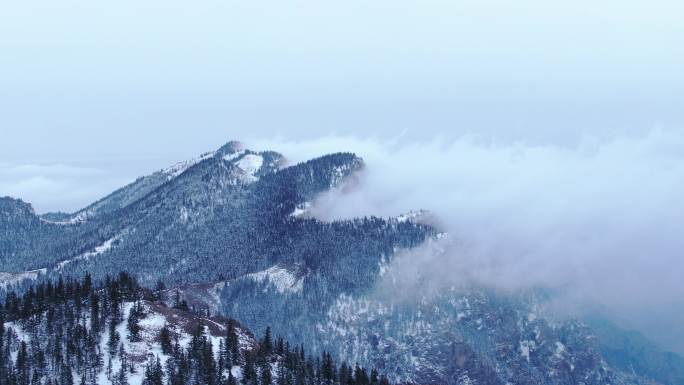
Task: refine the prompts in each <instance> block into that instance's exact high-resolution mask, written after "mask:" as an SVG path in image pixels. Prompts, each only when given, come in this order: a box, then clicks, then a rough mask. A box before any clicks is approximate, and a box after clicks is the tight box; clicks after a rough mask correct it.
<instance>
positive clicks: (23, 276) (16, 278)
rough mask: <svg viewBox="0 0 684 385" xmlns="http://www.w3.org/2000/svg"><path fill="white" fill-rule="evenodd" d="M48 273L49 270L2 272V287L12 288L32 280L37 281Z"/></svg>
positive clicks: (0, 285) (0, 275) (0, 274)
mask: <svg viewBox="0 0 684 385" xmlns="http://www.w3.org/2000/svg"><path fill="white" fill-rule="evenodd" d="M45 273H47V269H38V270H29V271H22V272H21V273H5V272H1V271H0V287H2V288H3V289H5V288H7V286H12V285H15V284H17V283H20V282H21V281H24V280H27V279H30V280H36V278H38V276H39V275H41V274H43V275H44V274H45Z"/></svg>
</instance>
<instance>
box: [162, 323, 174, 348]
mask: <svg viewBox="0 0 684 385" xmlns="http://www.w3.org/2000/svg"><path fill="white" fill-rule="evenodd" d="M159 342H160V343H161V348H162V353H164V354H167V355H170V354H171V353H172V352H173V346H172V345H171V332H170V331H169V327H168V325H167V324H164V326H163V327H162V328H161V330H160V331H159Z"/></svg>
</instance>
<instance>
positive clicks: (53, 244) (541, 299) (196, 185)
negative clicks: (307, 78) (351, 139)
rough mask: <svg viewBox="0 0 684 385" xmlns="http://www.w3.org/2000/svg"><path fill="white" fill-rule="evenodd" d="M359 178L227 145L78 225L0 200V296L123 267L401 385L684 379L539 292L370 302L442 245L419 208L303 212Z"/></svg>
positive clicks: (203, 305)
mask: <svg viewBox="0 0 684 385" xmlns="http://www.w3.org/2000/svg"><path fill="white" fill-rule="evenodd" d="M363 167H364V163H363V161H362V160H361V158H359V157H357V156H356V155H354V154H351V153H337V154H330V155H325V156H322V157H319V158H316V159H312V160H309V161H307V162H303V163H300V164H296V165H290V166H286V165H285V162H284V157H283V156H282V155H280V154H278V153H276V152H272V151H261V152H259V151H251V150H248V149H246V148H244V146H242V145H240V144H239V143H237V142H229V143H228V144H226V145H225V146H223V147H221V148H219V149H218V150H216V151H213V152H209V153H206V154H204V155H201V156H199V157H198V158H196V159H194V160H190V161H186V162H181V163H178V164H176V165H173V166H171V167H168V168H166V169H164V170H160V171H157V172H155V173H153V174H150V175H148V176H145V177H141V178H139V179H138V180H136V181H135V182H133V183H132V184H130V185H128V186H125V187H123V188H121V189H119V190H117V191H115V192H113V193H112V194H110V195H108V196H107V197H105V198H103V199H101V200H99V201H98V202H95V203H93V204H92V205H89V206H88V207H86V208H84V209H82V210H79V211H78V212H75V213H73V214H61V215H46V216H37V215H36V214H35V213H34V212H33V210H32V209H31V207H30V205H28V204H26V203H24V202H22V201H19V200H15V199H11V198H1V199H0V229H2V231H3V233H2V234H3V236H2V238H1V239H0V271H3V273H0V280H1V281H0V289H2V288H3V287H4V288H9V287H11V286H16V285H19V286H21V283H22V282H24V284H26V283H27V282H34V281H41V280H43V279H45V278H46V277H52V278H56V277H58V276H82V275H83V274H84V273H85V272H86V271H87V272H90V273H91V274H92V276H93V277H94V278H95V279H104V278H105V277H106V276H108V275H113V274H117V273H118V272H119V271H129V272H131V273H132V274H134V275H135V276H136V277H137V278H138V280H139V281H140V282H142V283H143V284H145V285H148V286H153V285H155V284H156V283H157V282H158V281H159V282H161V283H164V284H165V285H166V287H169V288H170V289H168V290H166V291H161V292H160V295H161V298H162V300H164V301H165V302H166V303H167V304H168V305H171V304H172V303H173V302H174V301H176V295H179V296H180V297H181V298H183V299H184V300H185V301H186V303H187V304H188V305H189V306H190V307H191V308H194V309H196V311H198V312H204V313H208V314H212V315H221V316H227V317H231V318H234V319H237V320H239V321H240V323H241V324H242V325H245V327H247V328H249V329H252V330H265V329H266V328H267V327H272V328H273V331H274V332H275V333H277V334H279V335H282V336H283V337H285V338H286V339H287V340H289V341H292V342H293V343H298V344H303V345H304V346H306V348H307V350H308V351H310V352H312V353H314V354H316V355H320V354H324V352H330V353H332V354H333V356H334V357H335V358H336V359H338V360H339V361H341V362H342V361H347V362H350V363H352V362H353V363H356V362H358V363H359V364H361V365H363V366H368V367H376V368H378V369H380V370H381V372H382V373H385V374H387V376H388V377H389V379H390V380H392V381H393V382H397V383H425V384H502V385H503V384H587V385H588V384H614V385H615V384H618V385H619V384H651V383H653V384H656V383H660V384H679V383H683V382H684V374H683V373H684V369H683V368H684V360H682V359H681V357H679V356H676V355H674V356H668V355H666V353H664V352H661V351H658V350H657V349H652V348H650V350H648V351H649V354H648V358H644V357H645V356H644V355H638V354H633V352H631V351H630V352H629V354H627V353H628V352H627V348H626V347H625V346H624V345H625V344H622V345H620V344H616V343H615V339H616V337H615V336H622V335H625V334H624V333H623V332H622V331H619V330H618V329H617V328H614V327H611V328H608V329H606V328H592V327H590V326H588V325H587V324H586V323H584V322H581V321H580V320H574V319H567V318H560V319H559V318H556V317H555V316H554V314H552V313H549V312H547V311H546V310H545V306H544V305H545V303H546V301H547V299H548V298H547V297H546V295H547V294H544V293H537V292H534V293H517V294H515V295H512V294H502V293H495V292H491V291H488V290H485V289H483V288H469V289H468V290H463V289H459V290H456V289H450V290H443V291H442V292H440V293H437V295H425V296H422V297H421V295H420V293H414V294H415V295H414V296H415V297H416V298H418V300H415V301H401V300H398V299H397V298H395V297H397V296H396V295H393V293H395V292H399V289H400V287H399V286H397V287H394V288H392V287H391V286H390V287H383V292H382V293H378V283H379V282H380V280H381V278H382V277H383V276H385V277H386V275H387V274H391V272H389V273H388V266H390V265H391V263H392V261H393V260H394V259H395V258H396V256H397V253H398V252H400V251H402V250H405V249H411V248H414V247H416V246H419V245H422V244H424V243H425V242H432V240H434V239H436V238H439V237H441V236H442V234H441V233H440V232H439V230H438V229H434V228H433V227H432V226H430V225H429V224H425V223H424V221H422V220H419V219H420V218H426V217H429V215H427V213H426V212H423V211H414V212H410V213H408V214H405V215H401V216H398V217H395V218H375V217H367V218H357V219H352V220H343V221H334V222H323V221H320V220H317V219H315V218H311V217H310V216H309V215H307V210H308V209H309V207H310V204H311V202H313V201H314V200H315V197H316V196H317V195H318V194H320V193H322V192H325V191H327V190H329V189H333V188H337V187H339V186H341V185H342V184H344V183H346V181H347V180H349V179H350V178H353V177H354V175H355V173H356V172H357V171H359V170H361V169H362V168H363ZM396 284H397V285H401V284H402V282H401V280H400V279H399V280H398V281H397V282H396ZM433 294H434V293H433ZM146 306H148V307H149V306H151V305H149V304H148V305H146ZM150 309H152V308H150ZM150 311H151V310H150ZM611 333H612V334H611ZM605 336H611V338H610V339H606V338H605ZM630 341H636V340H634V339H632V340H630ZM615 346H621V347H620V348H617V350H618V351H617V353H616V351H615V350H616V348H615ZM611 349H612V350H611ZM622 350H625V354H623V355H621V354H620V353H621V352H622ZM653 357H667V360H668V364H667V365H665V366H658V365H656V364H654V363H653V362H651V361H653ZM657 359H658V358H656V360H657ZM663 359H665V358H663Z"/></svg>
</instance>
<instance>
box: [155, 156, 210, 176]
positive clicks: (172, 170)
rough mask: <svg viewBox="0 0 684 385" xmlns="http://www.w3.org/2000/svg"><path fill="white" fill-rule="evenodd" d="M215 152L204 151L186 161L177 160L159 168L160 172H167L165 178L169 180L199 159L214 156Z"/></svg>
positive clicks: (199, 160)
mask: <svg viewBox="0 0 684 385" xmlns="http://www.w3.org/2000/svg"><path fill="white" fill-rule="evenodd" d="M215 153H216V152H214V151H212V152H207V153H204V154H202V155H200V156H199V157H198V158H195V159H190V160H186V161H183V162H178V163H176V164H174V165H173V166H171V167H167V168H165V169H163V170H161V172H162V173H163V174H167V178H168V179H169V180H171V179H173V178H175V177H177V176H178V175H180V174H182V173H184V172H185V170H187V169H189V168H190V167H192V166H194V165H196V164H197V163H199V162H201V161H203V160H205V159H209V158H211V157H212V156H214V154H215Z"/></svg>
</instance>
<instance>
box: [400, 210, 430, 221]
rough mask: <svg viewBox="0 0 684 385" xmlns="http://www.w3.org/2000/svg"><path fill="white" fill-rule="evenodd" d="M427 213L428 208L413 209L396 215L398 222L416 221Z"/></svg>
mask: <svg viewBox="0 0 684 385" xmlns="http://www.w3.org/2000/svg"><path fill="white" fill-rule="evenodd" d="M426 213H427V211H426V210H411V211H409V212H407V213H405V214H401V215H399V216H397V217H396V220H397V222H409V221H415V220H417V219H419V218H420V217H422V216H424V215H425V214H426Z"/></svg>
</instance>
